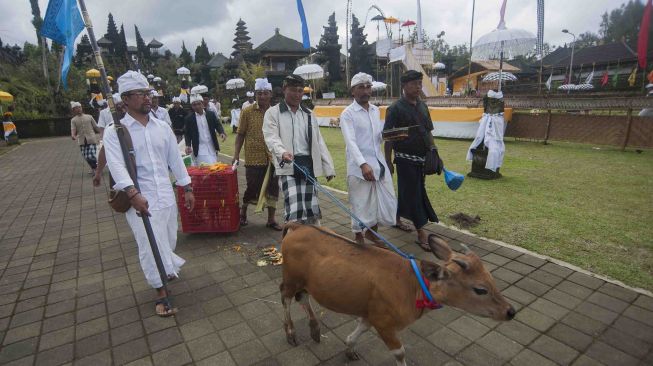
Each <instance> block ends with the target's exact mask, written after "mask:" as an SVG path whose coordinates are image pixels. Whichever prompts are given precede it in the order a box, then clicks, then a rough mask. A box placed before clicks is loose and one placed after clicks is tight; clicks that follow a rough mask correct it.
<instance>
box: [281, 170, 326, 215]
mask: <svg viewBox="0 0 653 366" xmlns="http://www.w3.org/2000/svg"><path fill="white" fill-rule="evenodd" d="M279 179H280V180H281V189H282V190H283V194H284V197H285V198H284V209H285V212H284V220H285V221H286V222H289V221H298V222H303V223H307V224H315V223H317V220H319V219H320V218H322V213H321V212H320V206H319V201H318V197H317V190H316V189H315V186H314V185H312V184H309V183H308V182H307V181H306V180H303V179H302V180H297V179H295V178H294V177H293V176H292V175H282V176H280V177H279Z"/></svg>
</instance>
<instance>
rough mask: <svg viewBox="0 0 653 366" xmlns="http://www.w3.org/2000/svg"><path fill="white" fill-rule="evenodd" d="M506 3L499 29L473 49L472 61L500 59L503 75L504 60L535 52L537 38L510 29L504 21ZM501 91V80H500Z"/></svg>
mask: <svg viewBox="0 0 653 366" xmlns="http://www.w3.org/2000/svg"><path fill="white" fill-rule="evenodd" d="M505 10H506V8H505V2H504V4H503V6H502V7H501V19H500V21H499V25H498V26H497V29H495V30H493V31H492V32H490V33H488V34H486V35H484V36H482V37H481V38H479V39H478V40H477V41H476V43H475V44H474V47H472V60H474V61H477V60H492V59H499V73H503V59H504V58H506V59H508V60H510V59H512V58H515V57H516V56H523V55H525V54H527V53H529V52H530V51H532V50H533V47H534V46H535V43H536V41H537V38H536V37H535V35H534V34H532V33H531V32H529V31H526V30H523V29H508V28H506V22H505V21H504V15H505ZM499 91H501V78H499Z"/></svg>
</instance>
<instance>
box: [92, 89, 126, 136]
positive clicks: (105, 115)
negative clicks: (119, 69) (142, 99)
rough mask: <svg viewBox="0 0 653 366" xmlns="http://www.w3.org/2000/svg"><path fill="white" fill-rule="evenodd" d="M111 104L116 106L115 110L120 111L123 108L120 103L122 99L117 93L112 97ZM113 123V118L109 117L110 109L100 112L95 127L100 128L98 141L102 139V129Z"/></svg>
mask: <svg viewBox="0 0 653 366" xmlns="http://www.w3.org/2000/svg"><path fill="white" fill-rule="evenodd" d="M112 98H113V104H114V105H115V106H116V109H117V110H119V111H120V110H122V108H123V107H124V105H123V103H122V98H121V97H120V94H119V93H115V94H114V95H113V96H112ZM112 123H113V116H111V109H109V108H104V109H103V110H101V111H100V116H99V117H98V121H97V126H98V127H100V140H102V138H103V137H104V129H105V128H107V126H108V125H110V124H112Z"/></svg>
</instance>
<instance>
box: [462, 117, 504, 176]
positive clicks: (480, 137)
mask: <svg viewBox="0 0 653 366" xmlns="http://www.w3.org/2000/svg"><path fill="white" fill-rule="evenodd" d="M505 125H506V123H505V120H504V118H503V113H498V114H488V113H483V116H482V117H481V120H480V124H479V126H478V130H477V131H476V138H474V141H473V142H472V144H471V145H470V147H469V150H468V151H467V160H468V161H472V149H475V148H476V147H477V146H478V145H480V143H481V142H483V143H484V144H485V147H487V149H488V153H487V160H486V162H485V169H489V170H491V171H493V172H496V171H497V168H500V167H501V165H503V156H504V153H505V151H506V147H505V145H504V143H503V133H504V131H505Z"/></svg>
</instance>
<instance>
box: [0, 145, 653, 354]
mask: <svg viewBox="0 0 653 366" xmlns="http://www.w3.org/2000/svg"><path fill="white" fill-rule="evenodd" d="M0 167H1V169H0V184H1V186H2V194H1V195H0V205H1V206H2V207H3V208H4V210H3V212H2V214H1V215H0V238H1V239H0V275H1V277H0V341H1V343H0V364H2V365H33V364H35V365H61V364H74V365H105V364H106V365H110V364H116V365H122V364H130V365H151V364H154V365H171V366H174V365H183V364H197V365H239V366H241V365H254V364H256V365H302V366H303V365H317V364H321V365H344V364H351V365H394V362H393V361H392V358H391V356H390V354H389V353H388V352H387V351H386V349H385V346H384V345H383V344H382V343H381V341H380V340H379V339H378V338H377V337H376V336H375V335H374V334H373V333H368V334H366V335H365V336H364V337H362V339H361V343H360V345H359V347H358V350H359V352H360V354H361V355H362V357H363V359H362V360H361V361H358V362H353V363H347V362H346V359H345V356H344V354H343V351H344V343H343V340H344V339H345V337H346V335H347V334H348V333H349V332H351V331H352V330H353V328H354V323H353V320H352V318H351V317H348V316H341V315H338V314H334V313H331V312H328V311H326V310H324V309H320V310H318V314H319V316H320V317H321V319H322V323H323V328H322V329H323V332H324V337H323V340H322V343H320V344H314V343H313V342H312V341H311V340H310V337H309V335H308V324H307V321H306V319H305V315H304V314H303V311H301V309H299V307H298V306H295V307H294V318H295V319H298V321H297V322H296V325H297V330H298V332H299V339H300V341H301V344H300V345H299V346H298V347H294V348H293V347H290V346H289V345H288V344H286V341H285V337H284V335H283V331H282V328H281V316H282V308H281V305H280V304H279V294H278V283H279V277H280V270H279V268H278V267H257V266H256V265H255V264H254V263H255V260H256V259H257V258H256V256H249V255H248V254H249V253H251V252H254V251H255V250H256V249H257V246H262V245H271V244H278V240H279V238H280V236H279V235H278V234H277V233H272V232H270V231H268V230H266V229H265V228H263V227H262V225H261V223H262V217H260V216H258V217H257V216H255V215H250V216H251V217H250V225H249V226H247V227H246V228H245V229H243V230H241V231H240V232H239V233H238V234H233V235H183V234H181V235H180V237H179V245H178V253H179V254H180V255H181V256H182V257H183V258H185V259H186V260H187V264H186V266H185V267H184V268H183V270H182V272H181V276H182V278H181V280H179V281H176V282H175V283H174V284H173V285H172V286H171V289H172V290H173V292H174V295H175V298H174V301H175V304H176V305H177V306H178V307H179V308H180V313H179V314H178V315H177V316H176V317H175V318H167V319H163V318H159V317H156V316H154V306H153V303H152V297H153V291H152V290H151V289H150V288H148V286H147V285H146V283H145V281H144V278H143V274H142V272H141V270H140V267H139V264H138V258H137V251H136V245H135V243H134V239H133V238H132V235H131V232H130V231H129V229H128V227H127V225H126V222H125V220H124V218H123V216H122V215H113V214H112V212H111V210H110V209H109V207H108V206H107V204H106V190H105V189H104V188H101V189H93V187H92V185H91V180H90V177H89V175H88V174H87V168H86V166H85V164H83V162H82V160H81V157H80V156H79V150H78V149H77V146H76V145H75V144H73V142H71V141H70V139H66V138H58V139H49V140H37V141H33V142H31V143H29V144H26V145H24V146H21V147H20V148H18V149H17V150H15V151H12V152H10V153H8V154H5V155H3V156H1V157H0ZM322 207H323V209H324V211H325V219H324V220H323V223H324V224H325V225H327V226H329V227H331V228H333V229H335V230H336V231H338V232H340V233H343V234H346V235H349V233H348V228H347V226H348V220H347V218H346V217H345V215H344V214H343V213H341V212H339V211H337V210H336V209H334V207H333V205H332V204H330V203H327V202H323V204H322ZM431 229H432V230H434V231H437V232H438V233H440V234H442V235H444V236H446V237H448V238H450V239H451V242H452V243H453V246H454V248H457V247H458V246H457V244H456V243H459V242H465V243H467V244H470V245H471V247H472V249H474V250H475V251H476V252H477V253H478V254H479V255H480V256H482V257H483V260H484V261H485V263H486V266H487V267H488V268H490V269H491V270H492V272H493V274H494V276H495V278H496V279H497V282H498V285H499V286H500V288H502V289H503V293H504V294H505V295H506V296H507V297H508V298H509V299H510V300H511V301H512V303H513V304H514V305H515V307H516V308H517V309H518V310H519V313H518V314H517V317H516V319H515V320H513V321H511V322H505V323H497V322H494V321H491V320H487V319H483V318H478V317H474V316H469V315H465V314H463V313H461V312H459V311H457V310H455V309H453V308H449V307H446V308H444V309H442V310H438V311H433V312H431V313H429V314H428V315H426V316H425V317H423V318H422V319H420V320H419V321H418V322H417V323H415V324H414V325H413V326H412V327H410V329H408V330H406V331H404V332H403V334H402V339H403V340H404V343H405V346H406V349H407V354H408V359H409V364H410V365H461V364H462V365H503V364H510V365H528V366H536V365H555V364H560V365H570V364H571V365H599V364H605V365H651V364H653V350H652V344H653V299H652V298H650V297H647V296H644V295H640V294H637V293H635V292H633V291H631V290H628V289H625V288H622V287H619V286H616V285H613V284H610V283H606V282H604V281H602V280H600V279H597V278H594V277H590V276H587V275H585V274H582V273H579V272H575V271H572V270H570V269H567V268H564V267H561V266H559V265H556V264H554V263H551V262H547V261H545V260H542V259H539V258H536V257H533V256H531V255H528V254H522V253H520V252H517V251H514V250H512V249H509V248H504V247H501V246H498V245H496V244H493V243H489V242H487V241H483V240H480V239H478V238H474V237H470V236H466V235H464V234H461V233H459V232H456V231H452V230H449V229H446V228H442V227H439V226H435V225H433V226H431ZM384 233H385V234H386V235H387V236H388V237H390V238H391V239H392V240H393V241H394V242H395V243H398V244H401V245H403V246H404V247H406V248H407V249H409V250H410V251H413V252H416V251H417V250H416V248H414V244H408V243H409V242H411V241H412V239H413V236H412V235H404V234H403V233H401V232H399V231H397V230H393V229H391V230H386V231H384ZM236 245H240V248H241V250H240V251H236V250H235V249H234V246H236ZM420 256H424V258H427V257H428V255H426V253H421V254H420ZM300 319H301V320H300Z"/></svg>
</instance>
